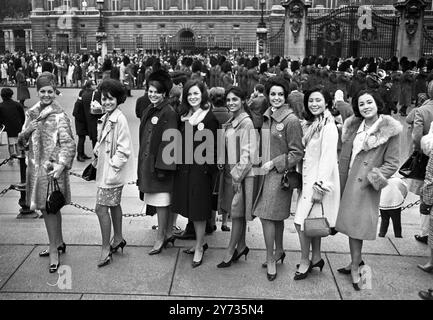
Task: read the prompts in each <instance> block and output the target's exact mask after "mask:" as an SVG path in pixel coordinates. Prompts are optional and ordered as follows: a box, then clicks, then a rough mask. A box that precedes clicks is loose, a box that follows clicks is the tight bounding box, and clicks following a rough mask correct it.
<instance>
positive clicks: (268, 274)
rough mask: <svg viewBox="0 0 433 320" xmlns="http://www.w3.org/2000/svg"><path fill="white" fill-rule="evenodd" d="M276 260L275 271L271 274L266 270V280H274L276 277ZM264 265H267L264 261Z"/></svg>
mask: <svg viewBox="0 0 433 320" xmlns="http://www.w3.org/2000/svg"><path fill="white" fill-rule="evenodd" d="M276 264H277V262H276V261H275V273H274V274H271V273H269V272H268V271H267V270H266V277H267V278H268V281H274V280H275V279H276V278H277V266H276ZM266 267H267V263H266Z"/></svg>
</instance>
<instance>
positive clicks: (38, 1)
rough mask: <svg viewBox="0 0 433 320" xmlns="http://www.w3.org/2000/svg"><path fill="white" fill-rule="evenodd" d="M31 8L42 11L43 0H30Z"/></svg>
mask: <svg viewBox="0 0 433 320" xmlns="http://www.w3.org/2000/svg"><path fill="white" fill-rule="evenodd" d="M32 10H33V11H43V10H44V1H43V0H32Z"/></svg>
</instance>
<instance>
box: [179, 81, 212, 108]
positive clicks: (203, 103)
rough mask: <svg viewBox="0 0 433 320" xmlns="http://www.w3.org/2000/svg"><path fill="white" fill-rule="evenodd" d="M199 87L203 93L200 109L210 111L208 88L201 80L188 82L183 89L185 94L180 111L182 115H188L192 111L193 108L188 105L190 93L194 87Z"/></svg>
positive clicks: (183, 94)
mask: <svg viewBox="0 0 433 320" xmlns="http://www.w3.org/2000/svg"><path fill="white" fill-rule="evenodd" d="M194 86H197V87H198V88H199V90H200V92H201V104H200V108H201V109H203V110H207V109H209V107H210V106H209V104H208V101H209V95H208V92H207V89H206V86H205V84H204V82H203V81H201V80H199V79H194V80H188V81H187V83H185V86H184V87H183V93H182V106H181V110H180V114H181V115H185V114H187V113H188V111H189V110H190V109H191V106H190V105H189V103H188V91H189V89H191V88H192V87H194Z"/></svg>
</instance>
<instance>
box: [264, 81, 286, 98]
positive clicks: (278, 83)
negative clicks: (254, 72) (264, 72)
mask: <svg viewBox="0 0 433 320" xmlns="http://www.w3.org/2000/svg"><path fill="white" fill-rule="evenodd" d="M273 86H277V87H281V88H283V90H284V99H285V100H286V101H287V96H288V95H289V91H290V90H289V82H288V81H287V80H286V79H284V78H281V77H272V78H270V79H269V80H268V81H267V82H266V95H267V96H269V92H270V91H271V88H272V87H273Z"/></svg>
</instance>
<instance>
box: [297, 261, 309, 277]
mask: <svg viewBox="0 0 433 320" xmlns="http://www.w3.org/2000/svg"><path fill="white" fill-rule="evenodd" d="M312 269H313V263H312V262H311V261H310V265H309V267H308V269H307V271H305V272H304V273H302V272H299V271H296V272H295V276H294V277H293V280H302V279H305V278H306V277H307V276H308V274H309V273H310V272H311V270H312Z"/></svg>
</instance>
